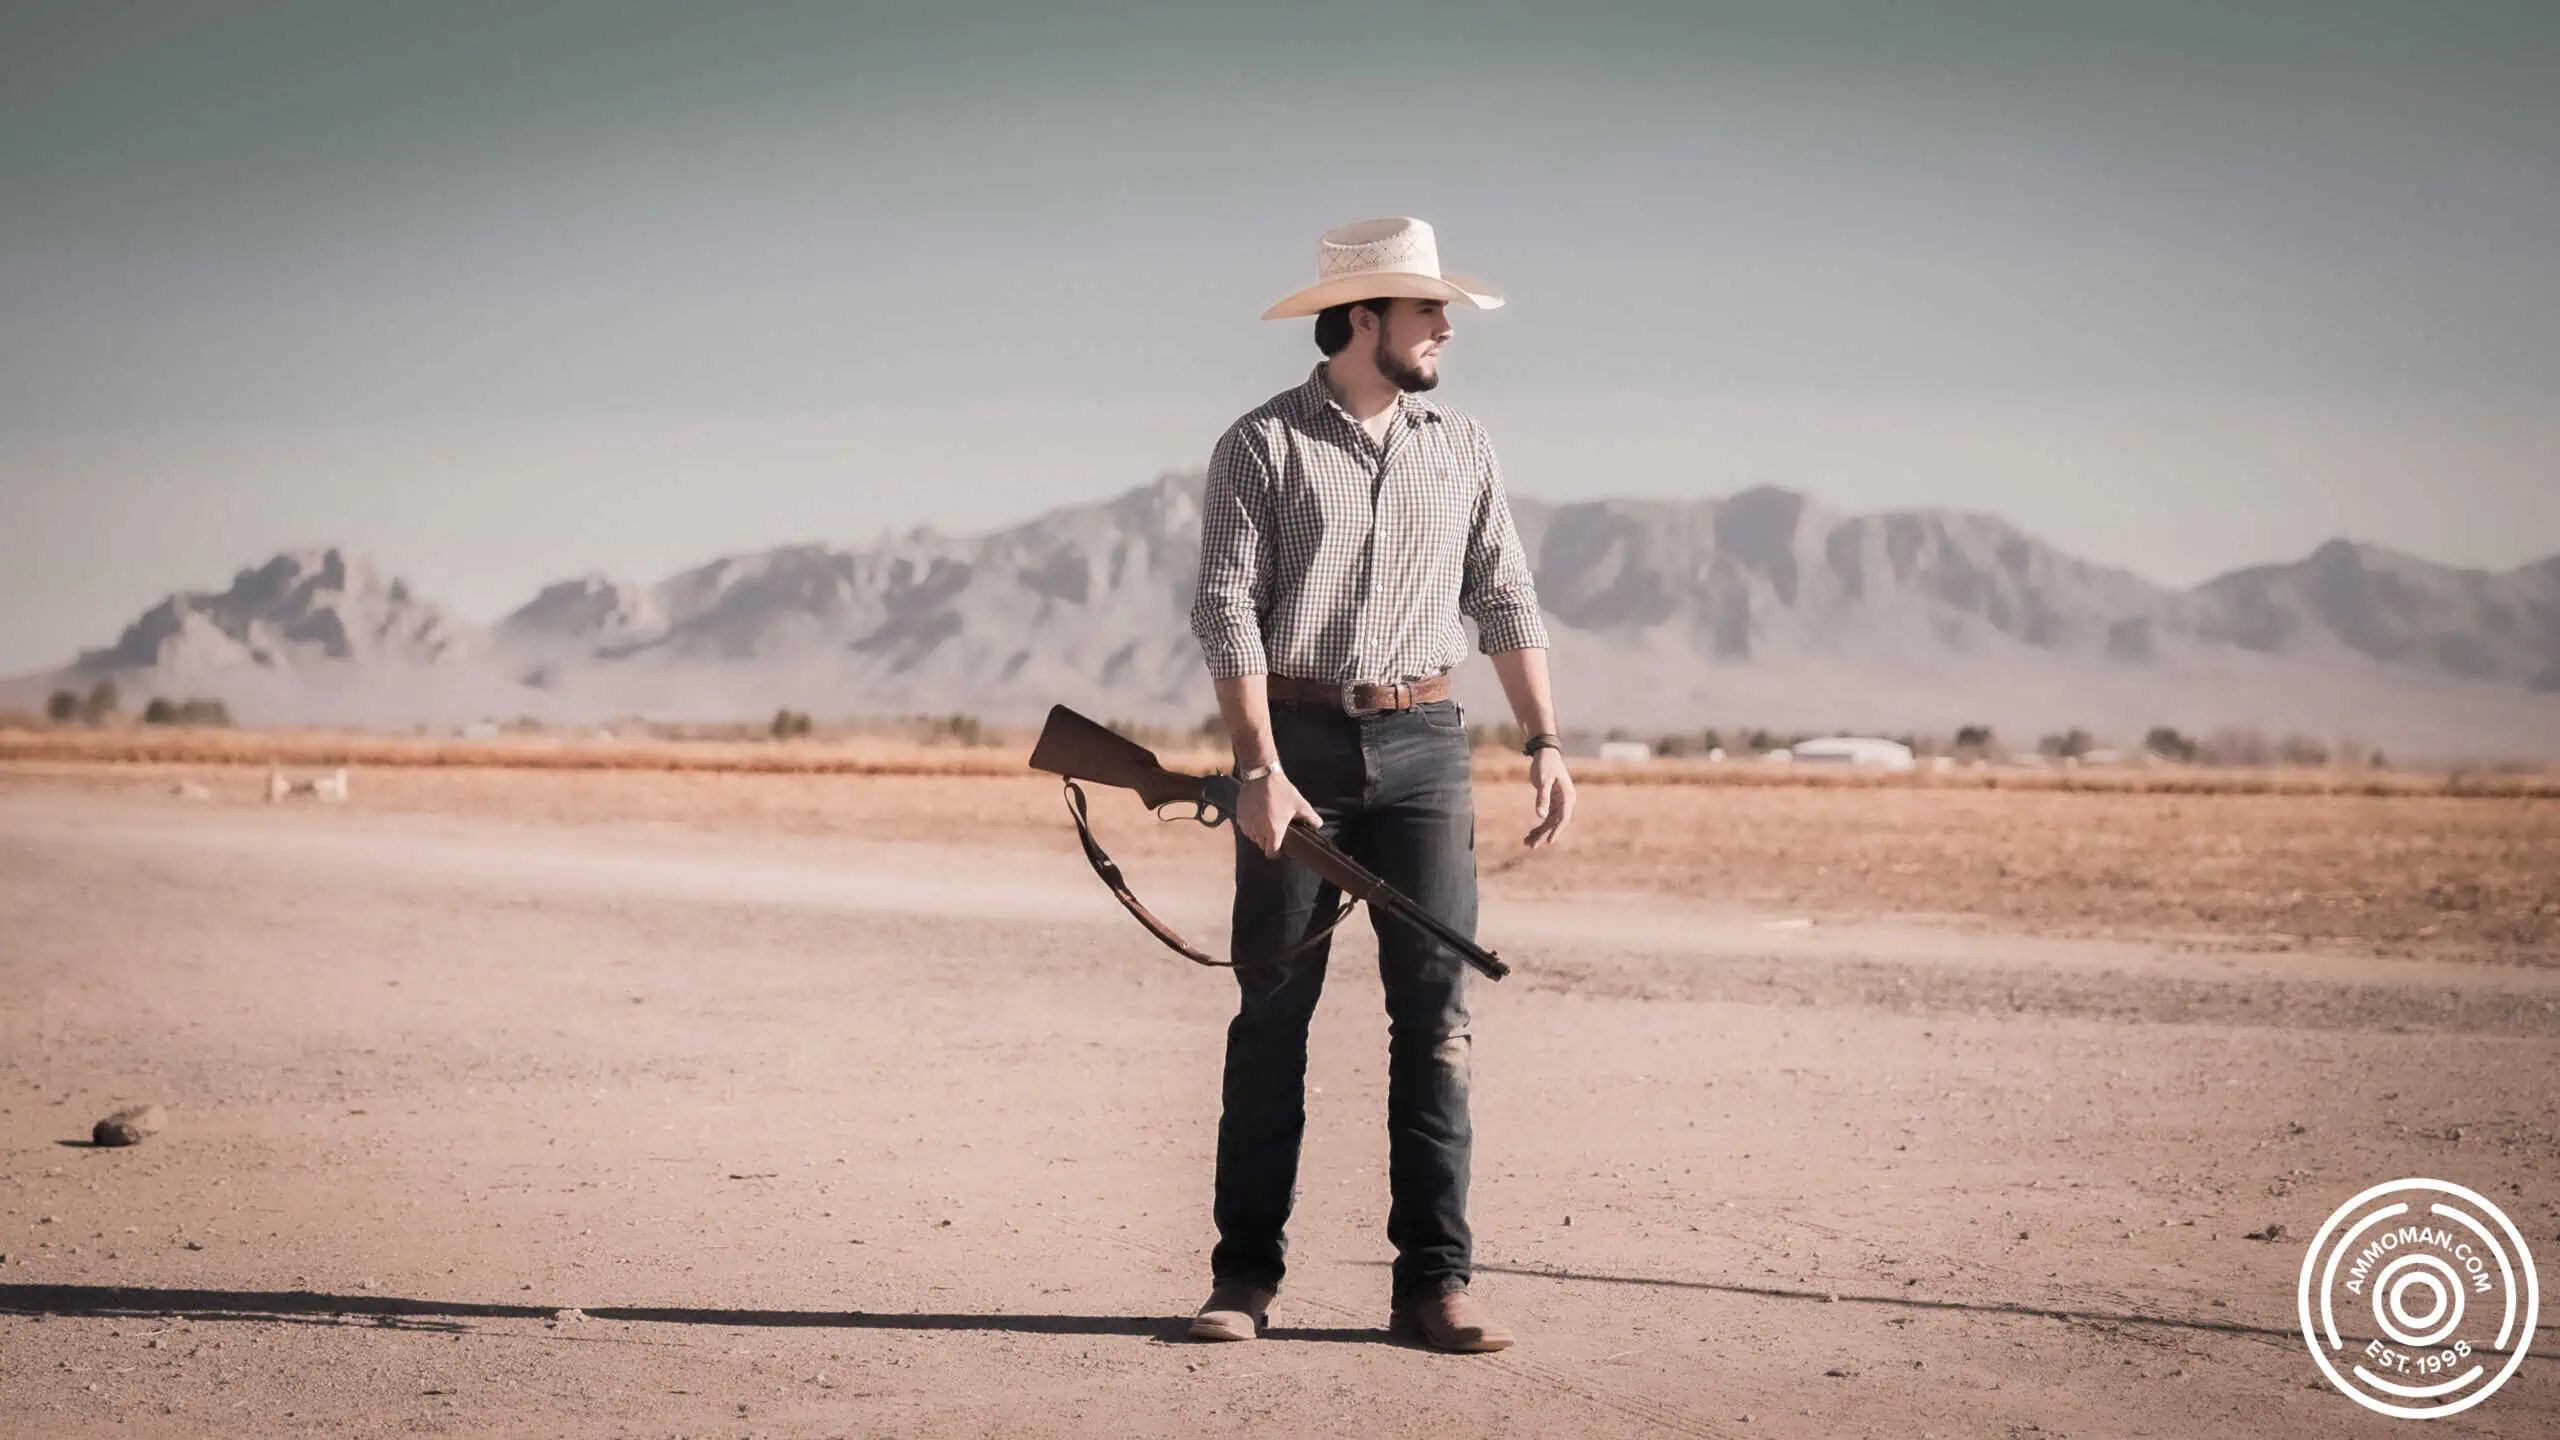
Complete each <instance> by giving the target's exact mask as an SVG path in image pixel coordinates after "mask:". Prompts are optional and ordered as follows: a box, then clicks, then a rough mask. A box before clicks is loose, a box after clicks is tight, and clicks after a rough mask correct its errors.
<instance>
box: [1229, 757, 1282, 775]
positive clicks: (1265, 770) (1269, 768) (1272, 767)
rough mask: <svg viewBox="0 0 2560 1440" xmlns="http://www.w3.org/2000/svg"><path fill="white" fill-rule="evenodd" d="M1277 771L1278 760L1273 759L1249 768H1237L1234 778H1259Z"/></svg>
mask: <svg viewBox="0 0 2560 1440" xmlns="http://www.w3.org/2000/svg"><path fill="white" fill-rule="evenodd" d="M1279 773H1280V762H1279V761H1277V760H1274V761H1272V762H1271V763H1270V764H1268V765H1256V766H1254V767H1253V768H1252V769H1250V770H1239V771H1237V772H1236V778H1237V779H1238V780H1259V779H1261V778H1262V777H1263V776H1265V775H1277V774H1279Z"/></svg>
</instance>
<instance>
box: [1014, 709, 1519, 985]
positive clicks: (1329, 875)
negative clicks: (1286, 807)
mask: <svg viewBox="0 0 2560 1440" xmlns="http://www.w3.org/2000/svg"><path fill="white" fill-rule="evenodd" d="M1031 768H1032V769H1034V770H1046V771H1048V772H1049V773H1050V774H1052V775H1057V776H1062V777H1064V779H1065V781H1066V786H1067V813H1068V814H1069V815H1072V816H1074V817H1075V822H1076V835H1077V838H1079V839H1081V840H1082V841H1083V842H1084V857H1085V859H1087V860H1089V861H1091V862H1093V869H1094V873H1095V874H1097V875H1100V876H1101V877H1102V883H1103V884H1105V885H1108V886H1110V887H1111V893H1112V894H1114V895H1116V896H1118V897H1119V898H1120V903H1121V904H1122V905H1125V906H1127V907H1128V909H1129V913H1130V914H1132V915H1135V916H1137V917H1138V923H1140V924H1142V925H1144V926H1146V927H1147V929H1148V930H1149V931H1150V932H1151V933H1153V934H1154V936H1155V937H1156V938H1157V939H1159V940H1161V941H1163V942H1164V943H1165V944H1167V945H1169V946H1171V947H1172V948H1173V949H1174V950H1176V951H1177V952H1179V953H1180V954H1181V955H1183V956H1184V957H1185V958H1187V959H1189V960H1192V961H1194V962H1197V963H1198V964H1202V965H1223V964H1229V963H1232V962H1228V961H1220V960H1213V959H1211V958H1209V956H1208V955H1207V954H1206V953H1204V952H1202V951H1201V950H1200V949H1199V947H1197V946H1195V945H1193V944H1192V943H1191V942H1190V941H1188V940H1185V939H1183V938H1182V937H1181V936H1180V935H1179V934H1177V933H1175V931H1174V930H1173V927H1171V926H1169V925H1167V924H1165V923H1164V922H1163V921H1161V920H1158V919H1157V918H1156V917H1155V915H1154V914H1153V913H1152V912H1150V911H1149V910H1148V909H1147V907H1146V906H1145V905H1143V904H1140V903H1139V901H1138V897H1137V896H1135V895H1133V894H1131V893H1130V891H1129V886H1128V882H1127V881H1125V880H1123V879H1121V877H1120V867H1119V866H1118V865H1117V864H1115V863H1113V861H1112V859H1111V857H1110V856H1109V855H1106V854H1104V853H1103V850H1102V846H1101V845H1100V843H1098V842H1097V841H1095V839H1094V838H1093V826H1092V825H1091V824H1090V823H1089V822H1088V821H1087V820H1086V818H1085V803H1084V790H1083V789H1082V788H1081V787H1079V786H1078V785H1077V784H1076V782H1077V781H1079V780H1085V781H1090V782H1091V783H1093V784H1096V785H1115V786H1118V787H1119V788H1121V789H1123V790H1135V791H1137V792H1138V798H1139V799H1140V800H1143V801H1145V802H1146V806H1147V808H1148V809H1150V810H1153V811H1154V812H1156V816H1157V818H1159V819H1163V820H1197V821H1199V822H1200V823H1201V824H1203V825H1206V826H1209V827H1211V828H1212V829H1214V828H1216V827H1217V826H1220V825H1224V824H1225V823H1227V821H1228V820H1229V819H1231V818H1232V817H1233V816H1234V815H1235V813H1236V802H1237V800H1238V798H1239V797H1240V796H1241V795H1242V793H1243V787H1241V786H1240V785H1238V784H1237V783H1236V777H1234V776H1233V775H1186V774H1184V773H1182V772H1181V771H1179V770H1167V769H1166V768H1164V765H1163V763H1162V762H1161V761H1159V760H1157V759H1156V755H1155V752H1154V751H1152V750H1149V749H1148V748H1147V747H1145V746H1144V745H1141V744H1139V743H1138V742H1137V741H1135V740H1132V739H1130V738H1128V737H1127V736H1125V735H1122V734H1120V733H1119V732H1117V731H1115V730H1113V729H1112V728H1111V727H1109V726H1107V725H1099V724H1096V723H1095V722H1093V721H1091V720H1088V719H1086V718H1085V717H1083V716H1082V715H1079V714H1077V713H1076V712H1075V711H1073V710H1070V709H1068V708H1067V707H1066V706H1064V705H1054V706H1051V707H1050V709H1049V723H1048V724H1047V725H1045V726H1043V727H1042V728H1041V731H1040V743H1039V744H1037V745H1034V746H1033V747H1031ZM1184 806H1188V807H1189V809H1188V810H1187V811H1186V810H1184V809H1182V808H1180V807H1184ZM1280 854H1281V855H1282V856H1283V857H1284V858H1286V859H1289V860H1294V861H1296V862H1297V863H1298V864H1300V865H1304V866H1305V867H1307V868H1308V869H1310V870H1313V871H1314V872H1316V873H1317V874H1318V875H1321V876H1323V877H1324V878H1325V879H1326V880H1328V881H1331V882H1332V883H1333V885H1334V887H1335V888H1336V889H1338V890H1340V891H1341V892H1342V895H1343V901H1342V908H1341V909H1340V910H1338V911H1336V912H1334V916H1333V919H1332V920H1331V921H1330V922H1328V923H1327V924H1326V925H1325V927H1324V928H1323V929H1321V930H1318V931H1317V932H1315V933H1314V934H1312V935H1309V936H1307V937H1306V938H1305V939H1303V940H1300V941H1298V942H1297V943H1296V944H1293V945H1291V946H1290V947H1289V948H1288V949H1286V950H1284V951H1282V952H1281V953H1280V954H1278V955H1276V956H1274V957H1272V959H1273V963H1277V962H1279V961H1283V960H1287V959H1289V958H1291V957H1293V956H1295V955H1296V954H1297V953H1298V952H1299V951H1301V950H1304V949H1306V948H1307V947H1309V946H1311V945H1313V944H1314V943H1315V942H1317V941H1318V940H1321V939H1323V938H1324V937H1325V936H1327V935H1330V934H1332V933H1333V929H1334V926H1336V925H1340V924H1341V923H1342V920H1343V917H1344V916H1346V915H1349V914H1350V913H1351V907H1352V906H1354V905H1356V904H1358V903H1360V902H1361V901H1364V900H1365V901H1367V902H1368V904H1369V908H1370V910H1371V911H1372V912H1374V913H1376V914H1381V915H1391V916H1393V917H1395V918H1396V919H1398V920H1401V921H1403V922H1404V923H1405V924H1407V925H1411V926H1412V927H1414V928H1415V929H1417V930H1420V931H1422V932H1423V933H1425V934H1427V935H1429V936H1431V938H1433V939H1435V940H1437V941H1439V942H1440V943H1441V944H1443V945H1446V946H1448V947H1449V948H1450V949H1452V950H1455V951H1457V952H1458V955H1459V958H1461V959H1463V960H1465V961H1466V962H1467V963H1468V964H1470V965H1473V966H1474V967H1476V968H1477V969H1478V970H1481V971H1483V972H1484V973H1485V975H1486V976H1487V977H1488V978H1490V979H1494V980H1499V979H1501V978H1502V977H1503V976H1505V975H1508V974H1510V973H1511V967H1510V966H1508V965H1506V964H1504V963H1503V962H1502V958H1501V957H1500V956H1498V955H1496V954H1494V953H1493V952H1492V951H1490V950H1487V949H1485V948H1484V947H1483V946H1481V945H1478V944H1477V943H1476V942H1474V941H1473V940H1470V939H1468V938H1467V937H1466V936H1464V935H1461V934H1459V933H1458V932H1457V931H1456V930H1454V929H1452V928H1451V927H1450V926H1449V925H1448V924H1447V923H1446V922H1445V921H1443V920H1441V918H1440V917H1439V916H1437V915H1434V914H1432V913H1431V912H1430V911H1428V910H1425V909H1423V908H1422V907H1421V906H1419V905H1417V904H1415V903H1414V902H1413V901H1412V900H1411V899H1410V898H1409V897H1407V896H1406V895H1405V894H1404V892H1402V891H1400V890H1398V889H1396V888H1395V887H1394V886H1392V885H1389V884H1388V883H1387V882H1386V881H1384V880H1381V879H1379V878H1378V877H1377V876H1375V875H1373V874H1371V873H1369V871H1368V870H1367V869H1365V868H1363V867H1362V866H1361V864H1360V863H1359V862H1358V861H1356V860H1354V859H1352V858H1351V857H1350V856H1348V855H1345V854H1343V853H1342V852H1341V851H1340V850H1339V849H1337V848H1335V846H1334V843H1333V842H1332V841H1330V840H1327V839H1326V838H1324V836H1323V835H1321V834H1319V833H1318V832H1317V831H1316V829H1315V827H1314V826H1312V825H1309V824H1308V823H1307V822H1306V821H1304V820H1292V821H1290V822H1289V833H1288V835H1287V836H1286V837H1284V838H1283V839H1282V841H1281V843H1280Z"/></svg>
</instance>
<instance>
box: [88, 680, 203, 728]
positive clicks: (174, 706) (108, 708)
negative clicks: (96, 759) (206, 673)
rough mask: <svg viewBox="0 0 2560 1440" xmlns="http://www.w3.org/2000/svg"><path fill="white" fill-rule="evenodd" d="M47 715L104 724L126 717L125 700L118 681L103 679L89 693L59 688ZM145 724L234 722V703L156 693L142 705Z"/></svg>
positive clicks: (92, 723)
mask: <svg viewBox="0 0 2560 1440" xmlns="http://www.w3.org/2000/svg"><path fill="white" fill-rule="evenodd" d="M44 713H45V718H46V719H48V720H51V721H52V722H53V723H54V724H56V725H72V724H79V725H104V724H106V723H108V722H109V721H112V720H118V719H121V718H123V715H124V700H123V697H122V696H120V695H118V694H117V693H116V682H114V681H113V680H101V681H99V682H98V683H97V684H95V685H92V686H90V687H89V693H88V694H86V695H83V694H81V693H80V692H79V691H76V690H56V691H54V692H53V694H52V695H51V696H50V697H48V698H47V699H46V701H45V704H44ZM142 723H143V724H145V725H224V726H227V725H229V724H230V723H231V707H230V706H228V705H225V704H224V703H222V702H221V701H219V700H199V699H186V700H171V699H168V698H167V697H165V696H157V695H155V696H153V697H152V698H151V700H150V702H149V703H148V704H146V705H144V706H143V707H142Z"/></svg>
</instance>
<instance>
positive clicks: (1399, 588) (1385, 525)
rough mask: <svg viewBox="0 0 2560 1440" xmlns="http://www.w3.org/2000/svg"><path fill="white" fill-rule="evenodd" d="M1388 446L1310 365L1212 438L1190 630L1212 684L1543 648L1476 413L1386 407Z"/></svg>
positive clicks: (1394, 673)
mask: <svg viewBox="0 0 2560 1440" xmlns="http://www.w3.org/2000/svg"><path fill="white" fill-rule="evenodd" d="M1396 406H1397V410H1398V413H1397V415H1396V416H1395V418H1394V419H1393V421H1391V422H1390V423H1389V425H1388V426H1387V430H1386V442H1385V444H1384V445H1383V446H1381V445H1380V444H1378V443H1377V442H1375V441H1372V440H1371V439H1370V438H1369V432H1368V431H1367V430H1366V429H1364V428H1363V427H1362V426H1361V424H1360V422H1359V421H1357V420H1354V419H1353V418H1351V414H1350V412H1349V411H1346V410H1344V409H1343V408H1342V406H1341V404H1340V402H1338V401H1336V400H1335V399H1334V398H1333V392H1332V391H1331V389H1329V388H1328V387H1327V386H1326V385H1325V381H1324V367H1323V366H1322V365H1318V366H1316V368H1315V370H1314V372H1313V373H1312V374H1310V375H1309V376H1308V377H1307V381H1306V383H1305V384H1303V385H1299V386H1297V387H1295V388H1294V389H1290V390H1284V391H1282V392H1281V393H1280V394H1277V395H1274V396H1272V397H1271V399H1270V400H1268V401H1266V402H1265V403H1264V404H1263V405H1262V407H1261V408H1259V409H1257V410H1255V411H1253V412H1252V413H1250V414H1248V415H1246V416H1244V417H1243V418H1242V419H1240V420H1238V421H1236V423H1235V424H1234V425H1232V426H1230V427H1228V429H1227V433H1226V434H1224V435H1222V436H1220V437H1219V439H1218V444H1217V448H1216V449H1215V450H1214V451H1212V452H1211V454H1210V457H1209V486H1208V492H1207V495H1206V497H1205V499H1204V501H1203V504H1202V514H1201V517H1200V583H1199V589H1198V590H1197V592H1196V593H1195V595H1194V598H1193V600H1192V604H1191V633H1192V634H1194V635H1196V636H1198V637H1199V639H1200V650H1201V653H1202V654H1203V655H1204V656H1206V657H1207V659H1208V662H1209V673H1210V675H1211V676H1213V677H1215V678H1217V679H1221V680H1223V679H1227V678H1229V677H1231V676H1236V675H1253V674H1258V673H1264V672H1268V673H1272V674H1279V675H1290V676H1295V677H1297V678H1299V679H1304V680H1319V681H1324V682H1327V683H1332V684H1357V683H1366V682H1384V683H1393V682H1397V681H1404V680H1418V679H1421V678H1423V677H1425V676H1429V675H1433V674H1436V673H1438V672H1440V671H1442V670H1447V669H1450V668H1452V667H1454V666H1455V665H1457V663H1458V662H1459V661H1460V660H1463V659H1465V658H1466V654H1467V635H1466V630H1465V628H1464V627H1463V626H1462V625H1460V624H1459V618H1458V617H1459V616H1460V615H1461V614H1464V615H1465V616H1467V617H1468V618H1470V619H1472V620H1474V621H1475V622H1476V631H1477V647H1478V648H1479V649H1481V650H1483V651H1484V653H1486V654H1488V655H1492V654H1498V653H1500V652H1501V651H1505V650H1520V649H1527V648H1530V647H1540V648H1543V647H1544V646H1545V645H1546V643H1547V631H1546V625H1545V623H1544V622H1543V621H1541V620H1540V619H1539V617H1538V592H1537V590H1536V589H1535V588H1534V587H1533V586H1532V585H1531V583H1530V578H1529V562H1528V559H1527V557H1526V556H1524V555H1523V554H1522V553H1521V546H1520V533H1519V531H1518V530H1517V529H1515V528H1514V527H1513V525H1512V523H1511V502H1510V500H1509V499H1508V498H1507V497H1506V496H1505V495H1504V494H1503V490H1502V467H1501V466H1500V465H1499V464H1498V463H1496V461H1495V460H1494V456H1493V442H1492V441H1491V440H1489V439H1487V438H1486V437H1485V433H1484V427H1483V426H1482V425H1480V424H1478V423H1477V422H1476V421H1475V420H1474V419H1473V418H1472V417H1470V416H1466V415H1461V414H1459V413H1458V412H1456V411H1454V410H1450V409H1448V408H1446V407H1444V406H1441V405H1439V404H1436V403H1434V402H1432V401H1429V400H1426V399H1423V398H1422V397H1421V396H1419V395H1411V394H1401V395H1398V396H1397V397H1396Z"/></svg>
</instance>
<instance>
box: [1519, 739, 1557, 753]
mask: <svg viewBox="0 0 2560 1440" xmlns="http://www.w3.org/2000/svg"><path fill="white" fill-rule="evenodd" d="M1541 750H1553V751H1556V752H1557V753H1559V754H1561V753H1563V751H1564V741H1563V740H1561V739H1559V738H1558V737H1556V736H1554V735H1532V736H1530V737H1529V743H1528V744H1526V745H1523V746H1521V747H1520V753H1521V754H1523V755H1527V756H1531V757H1533V758H1534V757H1535V756H1536V755H1537V753H1538V752H1539V751H1541Z"/></svg>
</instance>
